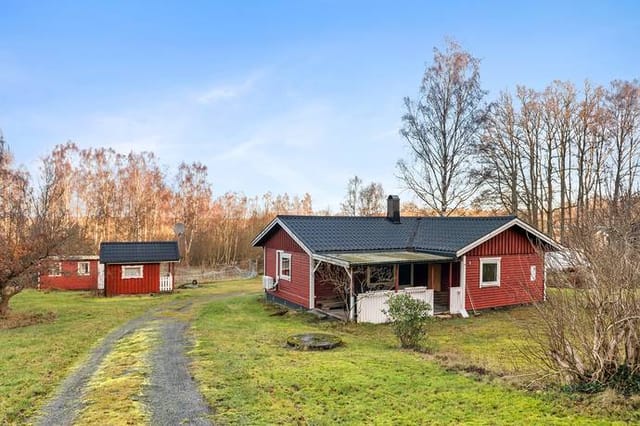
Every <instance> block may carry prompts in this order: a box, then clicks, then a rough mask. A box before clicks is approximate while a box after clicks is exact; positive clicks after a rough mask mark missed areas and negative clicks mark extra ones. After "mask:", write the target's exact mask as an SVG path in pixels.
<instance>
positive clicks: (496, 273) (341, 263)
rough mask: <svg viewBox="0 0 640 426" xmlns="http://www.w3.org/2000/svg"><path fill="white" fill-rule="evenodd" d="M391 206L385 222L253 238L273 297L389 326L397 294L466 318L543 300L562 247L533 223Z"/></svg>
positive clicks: (315, 222)
mask: <svg viewBox="0 0 640 426" xmlns="http://www.w3.org/2000/svg"><path fill="white" fill-rule="evenodd" d="M387 202H388V208H387V216H386V217H344V216H342V217H341V216H278V217H276V218H275V219H274V220H273V221H272V222H271V223H270V224H269V225H268V226H267V227H266V228H265V229H264V230H263V231H262V232H261V233H260V234H259V235H258V236H257V237H256V238H255V240H254V241H253V245H254V246H261V247H263V251H264V275H265V276H264V278H263V284H264V287H265V292H266V295H267V298H268V299H270V300H272V301H275V302H279V303H283V304H287V305H291V306H296V307H303V308H306V309H315V310H320V311H324V312H326V313H329V314H334V315H338V316H340V312H341V311H342V312H344V315H347V316H348V317H349V318H350V319H351V320H357V321H361V322H385V321H386V320H387V318H386V314H385V313H384V310H385V308H386V301H387V300H388V298H389V296H390V295H391V294H394V293H397V292H405V293H408V294H410V295H411V296H412V297H415V298H419V299H422V300H424V301H426V302H427V303H429V305H430V306H431V308H432V312H434V313H440V312H450V313H456V314H461V315H462V316H467V315H468V314H467V312H468V311H470V310H473V311H476V310H481V309H486V308H494V307H499V306H509V305H519V304H526V303H532V302H536V301H541V300H543V298H544V297H545V282H544V253H545V252H547V251H555V250H560V249H562V247H561V246H560V245H559V244H558V243H556V242H555V241H553V239H551V238H549V237H548V236H546V235H545V234H543V233H542V232H540V231H538V230H537V229H535V228H534V227H532V226H530V225H528V224H527V223H525V222H523V221H521V220H520V219H518V218H516V217H515V216H498V217H400V200H399V198H398V197H397V196H389V198H388V201H387ZM340 274H342V279H341V280H336V276H339V275H340ZM336 281H338V282H339V284H338V285H337V284H336Z"/></svg>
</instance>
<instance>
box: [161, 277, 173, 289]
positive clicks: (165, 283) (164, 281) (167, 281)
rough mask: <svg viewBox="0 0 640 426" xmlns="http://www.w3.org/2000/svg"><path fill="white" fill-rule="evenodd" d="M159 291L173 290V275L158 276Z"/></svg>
mask: <svg viewBox="0 0 640 426" xmlns="http://www.w3.org/2000/svg"><path fill="white" fill-rule="evenodd" d="M160 291H161V292H165V291H173V277H172V276H171V275H169V276H168V277H160Z"/></svg>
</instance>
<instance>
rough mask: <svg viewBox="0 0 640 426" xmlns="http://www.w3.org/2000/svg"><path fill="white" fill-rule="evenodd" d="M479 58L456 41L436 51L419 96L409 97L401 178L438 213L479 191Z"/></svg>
mask: <svg viewBox="0 0 640 426" xmlns="http://www.w3.org/2000/svg"><path fill="white" fill-rule="evenodd" d="M484 95H485V91H483V90H482V89H481V87H480V61H479V60H478V59H477V58H475V57H473V56H471V54H469V53H468V52H466V51H464V50H462V48H461V47H460V46H459V45H458V44H457V43H455V42H453V41H449V42H448V43H447V47H446V50H445V51H444V52H441V51H440V50H438V49H437V48H435V49H434V57H433V64H431V65H429V66H428V67H427V69H426V71H425V73H424V76H423V79H422V84H421V85H420V90H419V93H418V96H417V98H416V99H415V100H412V99H410V98H408V97H407V98H405V101H404V104H405V109H406V112H405V114H404V116H403V117H402V122H403V127H402V129H401V131H400V134H401V135H402V136H403V137H404V139H405V141H406V142H407V145H408V147H409V153H410V158H409V160H408V161H405V160H400V161H398V164H397V166H398V171H399V177H400V178H401V179H402V181H403V182H404V184H405V185H406V186H407V188H408V189H410V190H411V191H413V192H414V193H415V194H416V195H417V196H418V197H419V198H420V199H421V200H422V201H423V202H424V203H425V204H426V205H427V206H428V207H430V208H431V209H433V210H435V211H436V212H437V213H438V214H439V215H441V216H446V215H449V214H451V212H453V211H454V210H455V209H456V208H458V207H459V206H461V205H462V204H463V203H465V202H466V201H467V200H468V199H469V198H470V197H471V196H472V195H473V193H474V191H475V187H474V185H473V183H472V180H471V179H470V176H469V171H470V162H471V157H472V155H473V149H474V146H475V144H476V142H477V139H478V137H479V128H480V124H481V121H482V118H483V108H482V101H483V98H484Z"/></svg>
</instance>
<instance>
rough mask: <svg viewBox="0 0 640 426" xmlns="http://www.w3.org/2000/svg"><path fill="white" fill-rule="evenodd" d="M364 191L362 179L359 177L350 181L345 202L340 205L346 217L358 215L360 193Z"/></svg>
mask: <svg viewBox="0 0 640 426" xmlns="http://www.w3.org/2000/svg"><path fill="white" fill-rule="evenodd" d="M361 190H362V179H360V178H359V177H358V176H354V177H352V178H351V179H349V182H348V183H347V194H346V195H345V197H344V201H343V202H342V203H341V204H340V209H341V211H342V214H344V215H346V216H355V215H357V214H358V205H359V204H360V203H359V201H360V200H359V198H360V191H361Z"/></svg>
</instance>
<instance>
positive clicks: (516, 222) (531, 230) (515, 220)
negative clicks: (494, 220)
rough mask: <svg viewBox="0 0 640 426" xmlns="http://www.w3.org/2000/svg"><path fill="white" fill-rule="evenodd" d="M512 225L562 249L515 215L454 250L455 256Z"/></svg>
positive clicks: (561, 247) (562, 248)
mask: <svg viewBox="0 0 640 426" xmlns="http://www.w3.org/2000/svg"><path fill="white" fill-rule="evenodd" d="M514 225H518V226H519V227H521V228H522V229H524V230H525V231H526V232H528V233H530V234H532V235H534V236H535V237H536V238H538V239H539V240H541V241H543V242H544V243H546V244H548V245H549V246H551V247H553V248H554V249H555V250H558V251H559V250H564V247H563V246H562V245H561V244H559V243H557V242H556V241H554V240H553V239H552V238H550V237H548V236H547V235H545V234H543V233H542V232H540V231H538V230H537V229H536V228H534V227H533V226H531V225H529V224H528V223H526V222H524V221H522V220H520V219H518V218H517V217H515V218H513V219H512V220H510V221H509V222H507V223H505V224H504V225H502V226H500V227H498V228H496V229H494V230H493V231H491V232H490V233H488V234H486V235H484V236H482V237H481V238H478V239H477V240H475V241H474V242H472V243H470V244H467V245H466V246H464V247H462V248H461V249H459V250H458V251H456V257H461V256H463V255H464V254H465V253H467V252H469V251H470V250H473V249H474V248H476V247H478V246H479V245H481V244H483V243H485V242H487V241H489V240H490V239H492V238H493V237H495V236H496V235H498V234H500V233H502V232H504V231H506V230H507V229H509V228H511V227H512V226H514Z"/></svg>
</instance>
